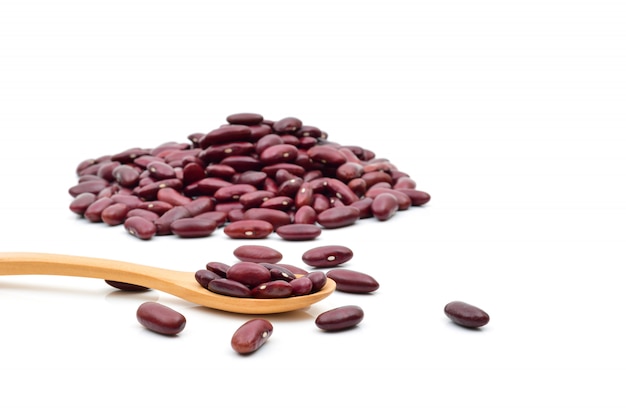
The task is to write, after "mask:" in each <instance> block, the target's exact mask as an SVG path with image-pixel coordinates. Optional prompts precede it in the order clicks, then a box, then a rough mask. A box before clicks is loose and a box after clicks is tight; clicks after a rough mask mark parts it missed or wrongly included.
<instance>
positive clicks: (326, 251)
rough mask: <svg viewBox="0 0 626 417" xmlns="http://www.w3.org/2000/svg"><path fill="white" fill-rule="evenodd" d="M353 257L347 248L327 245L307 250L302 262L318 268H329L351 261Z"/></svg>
mask: <svg viewBox="0 0 626 417" xmlns="http://www.w3.org/2000/svg"><path fill="white" fill-rule="evenodd" d="M353 255H354V254H353V252H352V250H351V249H350V248H348V247H346V246H341V245H326V246H318V247H315V248H312V249H309V250H307V251H306V252H304V253H303V254H302V261H303V262H304V263H305V264H307V265H309V266H313V267H316V268H329V267H333V266H337V265H341V264H343V263H345V262H347V261H349V260H350V259H352V256H353Z"/></svg>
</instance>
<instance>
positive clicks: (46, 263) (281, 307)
mask: <svg viewBox="0 0 626 417" xmlns="http://www.w3.org/2000/svg"><path fill="white" fill-rule="evenodd" d="M0 275H62V276H73V277H83V278H99V279H106V280H112V281H119V282H126V283H129V284H135V285H141V286H144V287H148V288H151V289H154V290H158V291H162V292H165V293H168V294H172V295H174V296H176V297H179V298H182V299H184V300H187V301H189V302H192V303H195V304H198V305H201V306H205V307H209V308H212V309H216V310H222V311H230V312H234V313H242V314H273V313H283V312H288V311H293V310H299V309H303V308H306V307H308V306H310V305H311V304H313V303H316V302H318V301H320V300H322V299H324V298H326V297H328V296H329V295H330V294H331V293H332V292H333V291H334V290H335V287H336V286H335V282H334V281H332V280H331V279H328V281H327V283H326V285H325V286H324V288H322V289H321V290H320V291H318V292H316V293H314V294H310V295H305V296H297V297H288V298H279V299H254V298H237V297H228V296H224V295H220V294H215V293H213V292H211V291H208V290H207V289H205V288H203V287H202V286H200V285H199V284H198V282H197V281H196V279H195V277H194V272H183V271H175V270H169V269H164V268H156V267H152V266H146V265H139V264H135V263H130V262H123V261H115V260H110V259H101V258H92V257H84V256H73V255H62V254H51V253H35V252H32V253H30V252H4V253H0Z"/></svg>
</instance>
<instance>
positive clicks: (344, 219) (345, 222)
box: [317, 206, 361, 229]
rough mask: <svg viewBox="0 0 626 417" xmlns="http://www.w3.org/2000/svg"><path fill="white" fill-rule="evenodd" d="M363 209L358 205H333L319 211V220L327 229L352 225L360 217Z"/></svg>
mask: <svg viewBox="0 0 626 417" xmlns="http://www.w3.org/2000/svg"><path fill="white" fill-rule="evenodd" d="M360 216H361V211H360V210H359V209H358V208H356V207H351V206H343V207H331V208H329V209H327V210H324V211H322V212H321V213H318V215H317V222H318V223H319V224H320V225H322V226H323V227H324V228H326V229H337V228H340V227H345V226H350V225H352V224H354V223H356V221H357V220H358V219H359V217H360Z"/></svg>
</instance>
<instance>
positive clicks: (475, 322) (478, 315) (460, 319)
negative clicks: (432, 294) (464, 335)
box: [443, 301, 489, 328]
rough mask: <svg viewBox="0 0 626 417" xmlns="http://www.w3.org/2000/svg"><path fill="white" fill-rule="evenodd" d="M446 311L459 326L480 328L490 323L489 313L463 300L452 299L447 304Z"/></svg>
mask: <svg viewBox="0 0 626 417" xmlns="http://www.w3.org/2000/svg"><path fill="white" fill-rule="evenodd" d="M443 311H444V313H445V315H446V316H448V318H449V319H450V320H452V321H453V322H454V323H456V324H458V325H459V326H463V327H469V328H478V327H482V326H484V325H486V324H487V323H489V315H488V314H487V313H485V312H484V311H483V310H481V309H480V308H478V307H475V306H473V305H471V304H468V303H465V302H463V301H452V302H450V303H448V304H446V305H445V307H444V309H443Z"/></svg>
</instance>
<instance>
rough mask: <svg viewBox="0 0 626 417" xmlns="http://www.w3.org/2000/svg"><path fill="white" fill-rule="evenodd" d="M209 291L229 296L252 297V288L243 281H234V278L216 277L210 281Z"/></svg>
mask: <svg viewBox="0 0 626 417" xmlns="http://www.w3.org/2000/svg"><path fill="white" fill-rule="evenodd" d="M207 289H208V290H209V291H211V292H214V293H217V294H221V295H227V296H229V297H238V298H250V297H252V290H250V288H248V287H247V286H246V285H244V284H242V283H241V282H237V281H233V280H232V279H226V278H222V279H214V280H211V281H210V282H209V285H208V288H207Z"/></svg>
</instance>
